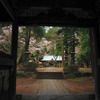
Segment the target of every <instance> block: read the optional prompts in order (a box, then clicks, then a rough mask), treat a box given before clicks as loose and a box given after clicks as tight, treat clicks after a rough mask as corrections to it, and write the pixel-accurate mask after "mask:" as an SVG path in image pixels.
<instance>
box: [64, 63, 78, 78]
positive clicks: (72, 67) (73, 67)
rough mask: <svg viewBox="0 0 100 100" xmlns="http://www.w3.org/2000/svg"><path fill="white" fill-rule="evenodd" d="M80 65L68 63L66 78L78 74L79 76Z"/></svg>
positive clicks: (65, 71)
mask: <svg viewBox="0 0 100 100" xmlns="http://www.w3.org/2000/svg"><path fill="white" fill-rule="evenodd" d="M78 69H79V66H77V65H74V64H73V65H68V66H66V67H64V69H63V70H64V74H65V75H64V76H65V78H74V77H76V76H79V72H78Z"/></svg>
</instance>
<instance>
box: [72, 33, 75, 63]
mask: <svg viewBox="0 0 100 100" xmlns="http://www.w3.org/2000/svg"><path fill="white" fill-rule="evenodd" d="M72 39H73V40H72V50H71V64H75V36H74V33H73V37H72Z"/></svg>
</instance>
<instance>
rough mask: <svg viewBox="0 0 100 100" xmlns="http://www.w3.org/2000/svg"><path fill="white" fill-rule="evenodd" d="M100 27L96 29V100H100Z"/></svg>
mask: <svg viewBox="0 0 100 100" xmlns="http://www.w3.org/2000/svg"><path fill="white" fill-rule="evenodd" d="M99 29H100V25H99V24H98V23H97V25H96V26H95V28H94V33H93V37H94V46H95V90H96V91H95V97H96V99H95V100H100V30H99Z"/></svg>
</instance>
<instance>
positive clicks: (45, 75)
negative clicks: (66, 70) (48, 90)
mask: <svg viewBox="0 0 100 100" xmlns="http://www.w3.org/2000/svg"><path fill="white" fill-rule="evenodd" d="M37 79H64V77H63V74H62V72H38V73H37Z"/></svg>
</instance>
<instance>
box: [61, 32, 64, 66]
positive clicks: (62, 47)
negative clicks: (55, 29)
mask: <svg viewBox="0 0 100 100" xmlns="http://www.w3.org/2000/svg"><path fill="white" fill-rule="evenodd" d="M61 43H62V45H61V49H62V66H61V67H64V45H63V33H61Z"/></svg>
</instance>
